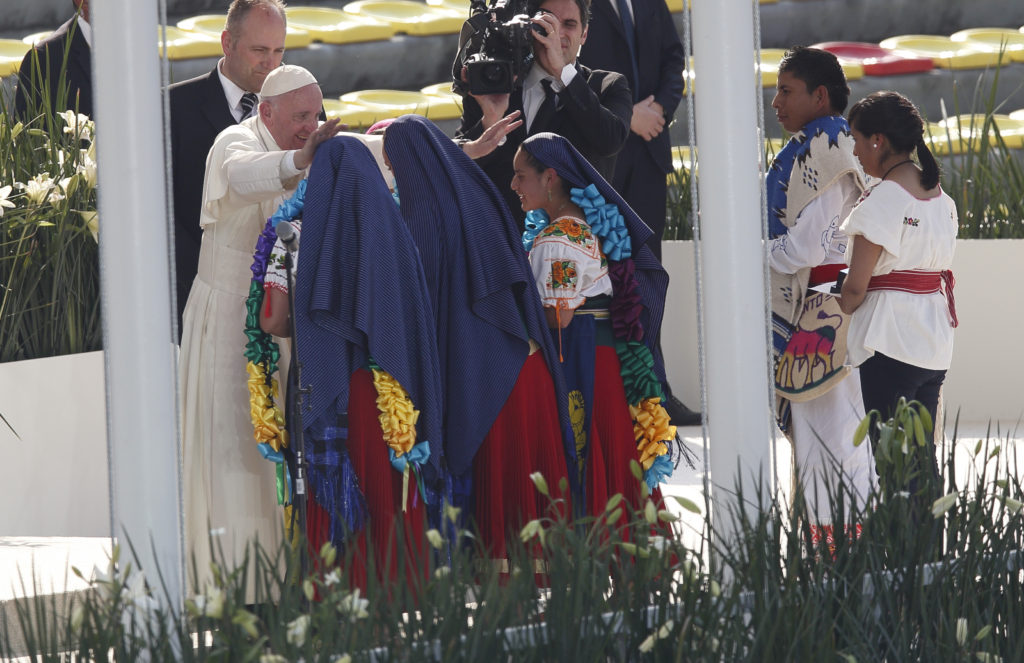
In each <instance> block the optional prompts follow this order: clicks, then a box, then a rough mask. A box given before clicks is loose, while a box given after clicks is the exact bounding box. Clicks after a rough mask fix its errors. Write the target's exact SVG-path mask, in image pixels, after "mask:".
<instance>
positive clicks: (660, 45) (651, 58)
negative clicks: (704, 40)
mask: <svg viewBox="0 0 1024 663" xmlns="http://www.w3.org/2000/svg"><path fill="white" fill-rule="evenodd" d="M613 1H614V0H594V2H593V4H592V5H591V18H590V28H589V31H588V34H587V41H586V42H584V44H583V48H582V50H581V52H580V62H581V63H583V64H585V65H586V66H588V67H593V68H595V69H607V70H609V71H617V72H619V73H621V74H622V75H623V76H626V78H627V79H628V80H629V86H630V89H631V90H636V91H637V95H636V99H637V100H638V101H639V100H640V99H646V98H647V97H648V96H650V95H652V94H653V95H654V99H655V101H657V102H658V103H659V104H661V106H662V108H664V109H665V130H664V131H662V132H661V133H660V134H658V136H657V137H655V138H654V140H652V141H645V140H644V139H643V138H641V137H640V136H638V135H636V134H634V133H633V132H630V134H629V140H630V141H631V142H638V144H644V145H646V149H647V151H648V152H649V153H650V154H651V157H652V158H653V159H654V160H655V162H656V163H657V164H658V166H659V167H660V168H661V169H662V171H663V172H665V173H668V172H669V171H670V170H671V169H672V143H671V139H670V138H669V132H668V123H669V122H671V121H672V118H673V116H674V115H675V113H676V108H677V107H678V106H679V101H680V99H682V96H683V69H684V68H685V66H686V59H685V56H684V53H683V45H682V44H681V43H680V42H679V34H678V33H677V32H676V27H675V23H673V22H672V14H671V13H670V12H669V11H668V6H667V5H666V4H665V0H632V4H633V17H634V21H635V23H636V34H637V39H636V46H637V69H638V72H639V76H640V80H639V81H634V80H632V79H633V68H632V66H631V64H630V61H629V60H630V58H629V46H628V45H627V44H626V35H625V33H624V32H623V30H622V21H621V20H619V15H618V14H617V13H616V12H615V10H614V9H612V5H611V2H613Z"/></svg>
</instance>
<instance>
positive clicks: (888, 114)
mask: <svg viewBox="0 0 1024 663" xmlns="http://www.w3.org/2000/svg"><path fill="white" fill-rule="evenodd" d="M847 120H848V121H849V123H850V126H851V127H853V128H854V129H856V130H857V131H859V132H860V133H862V134H864V135H865V136H872V135H874V134H882V135H883V136H885V137H886V138H887V139H889V143H890V144H891V145H892V147H893V149H894V150H896V151H897V152H900V153H907V154H909V153H911V152H913V151H914V150H917V161H918V163H919V164H920V165H921V186H923V187H924V188H925V189H934V188H935V187H936V186H938V184H939V164H938V162H936V161H935V156H934V155H933V154H932V151H931V150H930V149H928V145H927V143H925V140H924V120H922V119H921V113H919V112H918V110H917V107H916V106H914V104H913V102H912V101H910V99H907V98H906V97H904V96H903V95H902V94H900V93H899V92H889V91H883V92H873V93H872V94H869V95H868V96H866V97H864V98H863V99H861V100H860V101H858V102H857V103H855V104H854V105H853V108H851V109H850V114H849V116H848V118H847Z"/></svg>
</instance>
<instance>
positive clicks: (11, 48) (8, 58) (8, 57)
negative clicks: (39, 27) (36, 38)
mask: <svg viewBox="0 0 1024 663" xmlns="http://www.w3.org/2000/svg"><path fill="white" fill-rule="evenodd" d="M31 48H32V46H30V45H29V44H26V43H25V42H24V41H22V40H20V39H0V77H3V76H10V75H11V74H16V73H18V69H20V68H21V61H22V60H23V59H24V58H25V54H26V53H28V52H29V49H31Z"/></svg>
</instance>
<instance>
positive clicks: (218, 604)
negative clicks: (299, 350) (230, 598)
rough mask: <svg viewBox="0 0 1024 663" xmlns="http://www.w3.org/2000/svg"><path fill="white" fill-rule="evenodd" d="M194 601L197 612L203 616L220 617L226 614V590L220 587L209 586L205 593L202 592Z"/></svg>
mask: <svg viewBox="0 0 1024 663" xmlns="http://www.w3.org/2000/svg"><path fill="white" fill-rule="evenodd" d="M192 601H193V603H195V605H196V612H198V613H199V615H200V616H202V617H212V618H213V619H220V618H221V617H223V616H224V592H223V590H221V589H220V588H219V587H215V586H213V585H210V586H208V587H207V589H206V594H205V595H202V594H200V595H199V596H197V597H195V598H194V599H192Z"/></svg>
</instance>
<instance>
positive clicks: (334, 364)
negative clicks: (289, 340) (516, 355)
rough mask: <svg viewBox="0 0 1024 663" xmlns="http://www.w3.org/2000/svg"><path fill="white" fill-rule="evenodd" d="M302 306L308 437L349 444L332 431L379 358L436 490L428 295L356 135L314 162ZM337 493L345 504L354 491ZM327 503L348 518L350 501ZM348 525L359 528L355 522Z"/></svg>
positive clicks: (437, 404)
mask: <svg viewBox="0 0 1024 663" xmlns="http://www.w3.org/2000/svg"><path fill="white" fill-rule="evenodd" d="M295 309H296V310H295V339H296V343H297V350H298V358H299V361H300V362H301V364H302V382H303V384H302V386H303V387H308V388H309V389H310V392H309V394H308V395H306V396H305V397H304V398H305V400H304V404H305V405H307V406H308V408H304V409H303V411H302V414H303V431H304V433H305V435H306V436H307V439H313V440H324V439H334V438H337V439H338V440H339V442H343V438H341V437H339V436H338V435H335V434H333V433H332V431H337V430H339V429H338V421H339V420H343V419H344V415H345V414H346V413H347V410H348V401H349V380H350V378H351V375H352V373H353V372H354V371H356V370H358V369H360V368H364V367H366V365H367V357H368V356H372V357H373V360H374V361H376V363H377V364H378V365H379V366H380V367H381V368H382V369H383V370H385V371H387V372H388V373H389V374H391V375H392V376H393V377H394V378H395V379H396V380H397V381H398V382H399V384H401V385H402V386H403V387H404V388H405V389H406V391H407V392H408V393H409V398H410V399H411V400H412V402H413V405H414V407H415V408H416V409H418V410H419V411H420V416H419V420H418V423H417V441H419V442H422V441H429V442H430V459H429V463H428V464H427V465H426V466H425V467H423V468H422V469H423V473H424V479H425V480H426V482H427V484H428V485H431V484H433V485H434V486H436V485H437V484H438V482H439V480H440V467H441V455H442V443H443V440H442V437H441V435H442V433H441V416H442V413H441V377H440V372H439V365H438V360H437V343H436V340H435V336H434V323H433V317H432V315H431V310H430V295H429V294H428V292H427V289H426V282H425V279H424V276H423V269H422V267H421V265H420V261H419V256H418V253H417V251H416V246H415V244H414V243H413V240H412V237H410V236H409V232H408V230H407V229H406V226H405V223H404V222H403V221H402V216H401V214H399V211H398V208H397V207H396V206H395V202H394V199H393V198H392V197H391V192H390V191H388V188H387V185H386V184H385V183H384V180H383V178H381V176H380V171H379V169H378V167H377V163H376V161H375V160H374V158H373V156H372V155H371V154H370V152H369V150H368V149H367V148H366V147H365V146H364V145H363V144H362V143H360V142H359V141H358V140H356V139H353V138H346V137H337V138H333V139H331V140H330V141H328V142H327V143H325V144H323V145H321V146H320V148H319V149H318V150H317V153H316V158H315V159H314V160H313V166H312V168H311V169H310V175H309V186H308V190H307V192H306V201H305V208H304V210H303V221H302V249H301V251H300V252H299V266H298V270H297V279H296V284H295ZM340 434H341V435H344V432H343V431H342V432H341V433H340ZM382 453H383V451H382ZM313 469H315V468H312V467H311V472H310V478H311V480H312V481H313V482H314V484H315V483H316V480H317V476H316V475H315V474H314V472H313V471H312V470H313ZM343 471H344V468H343ZM314 487H315V486H314ZM318 499H319V497H318ZM334 499H342V500H346V502H347V500H348V496H347V495H343V496H342V497H340V498H334ZM327 501H328V502H331V501H332V500H331V499H328V500H327ZM322 506H323V507H324V508H325V509H327V510H328V511H329V512H330V510H331V509H332V508H333V509H335V510H336V511H341V512H343V515H344V516H346V517H347V516H348V514H347V513H346V509H344V508H341V507H343V506H344V505H343V504H330V503H328V504H322ZM348 526H349V527H352V528H357V526H358V523H348Z"/></svg>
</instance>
